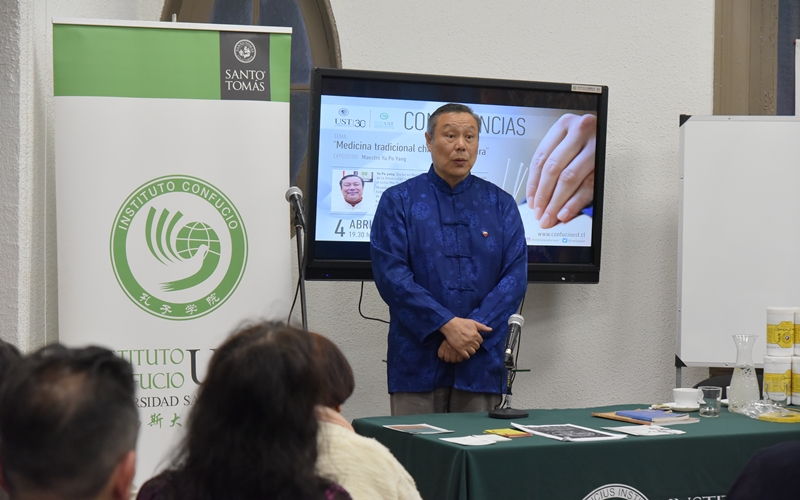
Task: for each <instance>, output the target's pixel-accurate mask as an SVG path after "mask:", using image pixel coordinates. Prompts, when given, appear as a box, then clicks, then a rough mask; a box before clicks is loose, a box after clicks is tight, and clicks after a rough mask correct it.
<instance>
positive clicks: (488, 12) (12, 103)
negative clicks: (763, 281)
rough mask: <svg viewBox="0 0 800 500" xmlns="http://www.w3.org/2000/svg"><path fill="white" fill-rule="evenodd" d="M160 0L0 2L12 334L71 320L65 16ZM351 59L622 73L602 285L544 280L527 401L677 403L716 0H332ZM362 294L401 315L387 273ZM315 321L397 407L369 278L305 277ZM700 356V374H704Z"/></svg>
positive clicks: (609, 160) (137, 7)
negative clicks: (392, 303) (61, 72)
mask: <svg viewBox="0 0 800 500" xmlns="http://www.w3.org/2000/svg"><path fill="white" fill-rule="evenodd" d="M161 3H162V2H160V1H159V0H138V1H134V0H48V1H46V2H26V1H24V0H0V51H1V52H0V146H2V148H0V176H1V177H0V181H1V182H0V335H2V337H3V338H4V339H7V340H12V341H14V342H16V343H17V344H18V345H20V346H21V347H22V348H23V349H25V350H30V349H32V348H33V347H36V346H39V345H42V344H43V343H45V342H46V341H50V340H53V339H55V338H56V335H57V322H58V317H57V294H56V286H57V282H56V268H55V255H56V248H55V212H54V206H55V200H54V176H53V155H52V140H51V137H52V129H51V128H50V123H51V120H50V117H51V115H52V98H51V96H52V50H51V35H50V33H51V31H50V24H49V20H50V19H51V18H53V17H88V18H111V19H141V20H156V19H158V17H159V15H160V11H161ZM330 3H331V5H332V7H333V12H334V15H335V18H336V23H337V28H338V30H339V37H340V41H341V49H342V60H343V65H344V66H345V67H347V68H362V69H373V70H391V71H402V72H419V73H443V74H453V75H467V76H483V77H499V78H516V79H527V80H544V81H564V82H580V83H596V84H602V85H608V86H609V87H610V98H609V122H608V146H607V150H608V151H607V157H606V166H607V173H606V198H605V220H604V228H603V267H602V271H601V277H600V284H599V285H531V286H530V287H529V288H528V294H527V298H526V302H525V307H524V310H523V315H524V316H525V319H526V326H525V329H524V338H523V341H522V345H521V354H520V365H521V367H524V368H530V369H531V370H532V371H531V372H530V373H521V374H519V376H518V377H517V381H516V384H515V406H516V407H526V408H527V407H530V408H550V407H580V406H591V405H602V404H617V403H633V402H643V403H644V402H655V401H667V400H668V399H669V395H670V392H669V391H670V388H671V387H672V386H673V385H674V380H675V370H674V367H673V360H674V354H675V339H676V325H675V320H676V314H675V306H676V293H677V292H676V290H677V288H676V273H677V270H676V262H677V251H678V250H677V220H678V216H677V214H678V115H679V114H681V113H689V114H711V111H712V72H713V26H714V23H713V12H714V2H713V1H711V0H705V1H702V2H697V1H696V0H682V1H672V2H646V3H640V2H634V1H623V0H616V1H607V2H591V1H589V0H583V1H580V0H562V1H560V2H551V1H545V0H537V1H533V0H517V1H505V2H486V1H484V0H461V1H455V0H447V1H444V0H436V1H434V0H405V1H403V2H396V1H388V0H380V1H379V0H330ZM365 288H366V297H365V300H364V305H363V309H364V311H365V313H366V314H367V315H372V316H379V317H383V318H388V312H387V309H386V307H385V306H384V304H383V303H382V302H381V300H380V297H379V296H378V294H377V292H376V290H375V287H374V285H373V284H371V283H367V284H366V287H365ZM307 290H308V295H309V304H310V308H309V326H310V328H311V329H313V330H316V331H319V332H321V333H324V334H326V335H328V336H330V337H331V338H332V339H333V340H334V341H336V342H337V343H338V344H339V345H340V346H341V347H342V348H343V350H344V351H345V354H347V356H348V358H349V359H350V361H351V363H352V364H353V367H354V369H355V371H356V384H357V387H356V393H355V394H354V395H353V397H352V398H351V400H350V401H349V402H348V404H347V405H346V406H345V410H344V411H345V416H347V417H349V418H354V417H361V416H368V415H378V414H387V413H388V410H389V406H388V396H387V395H386V389H385V364H384V363H383V362H382V360H383V359H385V351H386V327H385V325H383V324H380V323H375V322H370V321H366V320H363V319H361V318H360V317H359V315H358V312H357V304H358V293H359V284H356V283H318V282H310V283H308V284H307ZM704 376H705V371H704V370H702V369H690V370H684V385H691V384H693V383H694V382H696V381H698V380H700V379H702V378H703V377H704Z"/></svg>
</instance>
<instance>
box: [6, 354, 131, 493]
mask: <svg viewBox="0 0 800 500" xmlns="http://www.w3.org/2000/svg"><path fill="white" fill-rule="evenodd" d="M138 426H139V421H138V416H137V412H136V406H135V404H134V384H133V372H132V369H131V365H130V364H128V363H127V362H126V361H124V360H122V359H121V358H120V357H118V356H116V355H115V354H114V353H113V352H112V351H109V350H108V349H104V348H101V347H85V348H81V349H68V348H66V347H64V346H62V345H58V344H57V345H52V346H48V347H44V348H42V349H40V350H39V351H37V352H35V353H33V354H31V355H30V356H28V357H26V358H23V359H22V360H21V361H19V362H18V363H16V364H15V365H14V366H12V368H11V370H10V371H9V372H8V378H7V380H6V382H5V384H4V385H3V388H2V390H1V391H0V461H2V464H3V476H4V479H5V482H6V485H7V486H8V488H9V492H10V493H11V494H12V497H13V496H14V495H15V494H18V493H20V492H36V491H39V492H47V493H50V494H54V495H57V496H60V497H62V498H70V499H75V500H83V499H88V498H93V497H95V496H96V495H97V494H98V493H99V492H100V491H101V490H102V488H103V487H104V486H105V485H106V484H107V482H108V480H109V478H110V477H111V475H112V473H113V471H114V469H115V468H116V466H117V464H118V463H119V462H120V461H121V460H122V459H123V457H124V456H125V455H126V454H127V453H128V452H129V451H131V450H133V449H134V448H135V446H136V434H137V432H138Z"/></svg>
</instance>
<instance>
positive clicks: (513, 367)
mask: <svg viewBox="0 0 800 500" xmlns="http://www.w3.org/2000/svg"><path fill="white" fill-rule="evenodd" d="M517 352H519V351H517ZM505 365H506V370H507V371H508V376H507V377H506V394H504V399H503V400H502V402H501V403H500V406H501V408H497V409H494V410H489V417H491V418H502V419H506V420H508V419H512V418H527V417H528V412H527V411H525V410H516V409H514V408H512V407H511V385H512V384H513V383H514V377H515V376H516V373H517V372H518V371H528V370H517V359H516V357H507V358H506V361H505Z"/></svg>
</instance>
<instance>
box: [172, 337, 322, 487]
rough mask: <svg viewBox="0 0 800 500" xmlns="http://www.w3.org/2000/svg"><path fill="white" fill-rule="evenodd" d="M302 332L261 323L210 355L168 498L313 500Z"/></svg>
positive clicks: (313, 426) (310, 395) (307, 344)
mask: <svg viewBox="0 0 800 500" xmlns="http://www.w3.org/2000/svg"><path fill="white" fill-rule="evenodd" d="M313 346H314V341H313V338H312V336H311V334H310V333H308V332H306V331H304V330H298V329H296V328H292V327H289V326H286V325H284V324H281V323H271V322H264V323H259V324H256V325H253V326H249V327H246V328H244V329H242V330H240V331H239V332H238V333H235V334H234V335H233V336H232V337H230V338H229V339H228V340H227V341H226V342H225V343H223V344H222V345H221V346H220V347H219V348H218V349H217V350H216V351H215V352H214V355H213V356H212V358H211V362H210V363H209V367H208V372H207V374H206V378H205V380H204V381H203V383H202V384H201V386H200V389H199V392H198V396H197V402H196V403H195V406H194V408H193V409H192V412H191V415H190V418H189V423H188V429H187V431H188V432H187V436H186V438H185V440H184V443H183V445H182V448H181V449H180V450H179V454H178V458H177V462H176V466H175V469H174V474H175V476H174V478H175V479H174V487H175V488H177V491H176V492H175V495H174V496H175V497H176V498H188V497H191V498H197V499H202V498H213V499H218V498H270V499H279V498H287V499H289V498H291V499H304V498H319V497H320V491H321V489H322V488H324V485H325V484H327V483H325V482H324V481H322V480H321V479H319V478H318V477H317V476H316V472H315V462H316V457H317V445H316V434H317V421H316V419H315V414H314V405H315V404H316V402H317V401H318V398H319V390H320V378H319V371H318V370H317V369H316V367H315V365H314V360H313V357H312V352H313Z"/></svg>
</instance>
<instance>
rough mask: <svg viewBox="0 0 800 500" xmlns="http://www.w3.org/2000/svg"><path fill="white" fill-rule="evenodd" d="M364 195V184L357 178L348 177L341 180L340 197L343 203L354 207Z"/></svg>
mask: <svg viewBox="0 0 800 500" xmlns="http://www.w3.org/2000/svg"><path fill="white" fill-rule="evenodd" d="M363 194H364V183H363V182H361V179H359V178H358V177H348V178H346V179H342V196H344V201H346V202H347V203H349V204H351V205H356V204H357V203H358V202H360V201H361V197H362V195H363Z"/></svg>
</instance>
